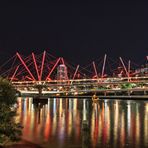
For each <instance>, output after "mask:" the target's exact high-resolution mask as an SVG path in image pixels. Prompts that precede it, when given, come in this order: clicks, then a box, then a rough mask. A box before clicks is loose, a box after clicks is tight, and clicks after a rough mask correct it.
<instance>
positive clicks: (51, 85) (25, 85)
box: [0, 51, 148, 96]
mask: <svg viewBox="0 0 148 148" xmlns="http://www.w3.org/2000/svg"><path fill="white" fill-rule="evenodd" d="M107 63H108V65H107ZM110 63H111V64H109V60H107V55H106V54H105V55H104V57H103V58H102V59H100V60H97V61H92V62H91V63H90V64H88V65H87V66H85V67H82V66H80V65H75V64H70V62H67V60H65V59H64V58H63V57H58V58H56V57H55V56H53V55H51V54H49V53H47V52H46V51H44V52H43V54H39V55H35V54H34V53H32V54H31V55H29V56H27V57H24V56H22V55H20V54H19V53H18V52H17V53H16V54H15V55H14V56H13V57H12V58H11V59H9V60H8V61H7V62H5V63H4V64H2V65H1V66H0V70H1V71H0V75H1V76H2V77H5V78H7V79H9V80H10V81H11V82H12V84H13V85H14V86H15V88H16V89H17V90H18V91H20V92H21V94H29V95H35V94H38V93H39V94H40V93H42V94H44V95H50V94H52V95H53V94H55V95H81V94H82V95H85V94H92V93H94V92H96V93H98V94H99V95H104V96H107V95H111V94H113V95H119V94H123V95H132V94H133V95H136V94H143V95H147V94H148V65H147V63H148V58H147V56H146V61H145V66H144V67H135V68H133V67H134V66H133V67H132V62H131V61H128V62H126V61H124V60H123V59H122V58H121V57H119V61H118V62H117V63H113V62H112V61H111V62H110ZM115 64H116V66H117V68H116V69H115ZM107 66H108V67H109V68H108V67H107ZM108 69H110V71H109V70H108Z"/></svg>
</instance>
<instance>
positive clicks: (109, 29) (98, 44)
mask: <svg viewBox="0 0 148 148" xmlns="http://www.w3.org/2000/svg"><path fill="white" fill-rule="evenodd" d="M44 50H46V51H48V52H49V53H51V54H53V55H55V56H57V57H58V56H63V57H64V58H66V59H68V60H70V61H72V62H75V63H80V64H84V63H85V64H87V63H89V62H91V61H92V60H96V59H98V58H99V57H101V56H102V57H103V55H104V54H105V53H106V54H107V55H108V56H109V57H111V58H113V59H116V58H118V57H119V56H122V57H123V58H126V59H131V60H134V61H136V62H137V63H138V62H140V61H142V60H144V58H145V56H146V55H148V3H136V2H135V1H130V2H129V1H119V0H118V1H113V0H112V1H110V2H109V1H108V2H107V1H105V2H100V3H87V2H86V3H49V2H46V3H37V2H36V3H22V2H15V3H14V2H11V3H3V4H2V3H1V5H0V56H1V60H3V59H8V58H9V57H11V56H13V55H14V54H15V52H16V51H19V52H20V53H21V54H23V55H28V54H30V53H31V52H32V51H34V52H35V53H41V52H42V51H44Z"/></svg>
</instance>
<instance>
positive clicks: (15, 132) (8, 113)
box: [0, 78, 21, 145]
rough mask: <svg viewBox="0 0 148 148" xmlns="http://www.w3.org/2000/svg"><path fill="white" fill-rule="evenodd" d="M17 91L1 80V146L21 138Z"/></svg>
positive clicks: (7, 82) (6, 81) (4, 80)
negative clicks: (16, 106)
mask: <svg viewBox="0 0 148 148" xmlns="http://www.w3.org/2000/svg"><path fill="white" fill-rule="evenodd" d="M15 94H16V90H15V89H14V87H13V86H12V84H11V83H10V82H9V81H8V80H6V79H3V78H0V145H6V144H7V143H8V142H10V141H12V142H14V141H18V140H20V136H21V126H20V124H19V123H16V122H15V116H16V108H14V104H15V103H17V99H16V96H15Z"/></svg>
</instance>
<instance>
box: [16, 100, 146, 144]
mask: <svg viewBox="0 0 148 148" xmlns="http://www.w3.org/2000/svg"><path fill="white" fill-rule="evenodd" d="M18 101H19V107H18V114H19V116H18V117H17V121H20V122H21V123H22V124H23V126H24V128H23V138H24V139H26V140H29V141H31V142H34V143H38V144H40V145H42V146H43V147H49V146H50V147H52V146H55V147H70V146H75V147H83V144H84V143H83V139H84V138H85V136H86V135H84V134H83V132H82V122H83V120H87V121H88V123H89V129H90V130H88V133H87V134H88V135H89V141H88V142H89V143H90V145H91V147H110V146H111V147H126V146H127V147H128V146H129V147H148V101H125V100H124V101H123V100H122V101H121V100H100V101H99V102H98V103H92V102H91V100H89V99H56V98H55V99H48V103H47V104H44V105H42V104H38V105H37V104H33V99H32V98H18ZM85 134H86V133H85Z"/></svg>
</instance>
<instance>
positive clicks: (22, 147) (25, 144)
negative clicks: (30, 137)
mask: <svg viewBox="0 0 148 148" xmlns="http://www.w3.org/2000/svg"><path fill="white" fill-rule="evenodd" d="M4 147H5V148H43V147H42V146H40V145H39V144H36V143H32V142H30V141H27V140H25V139H22V140H21V141H19V142H16V143H14V144H10V145H8V146H4Z"/></svg>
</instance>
